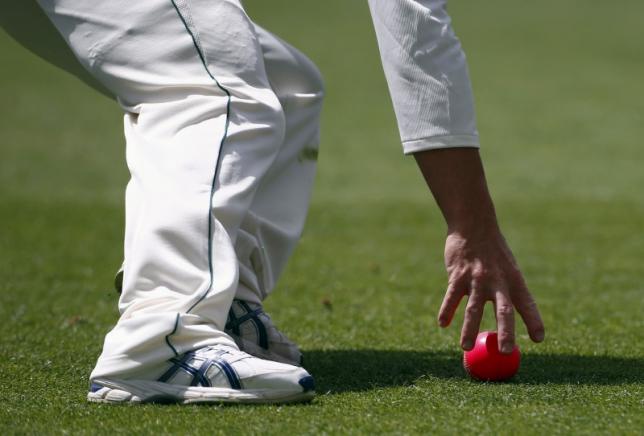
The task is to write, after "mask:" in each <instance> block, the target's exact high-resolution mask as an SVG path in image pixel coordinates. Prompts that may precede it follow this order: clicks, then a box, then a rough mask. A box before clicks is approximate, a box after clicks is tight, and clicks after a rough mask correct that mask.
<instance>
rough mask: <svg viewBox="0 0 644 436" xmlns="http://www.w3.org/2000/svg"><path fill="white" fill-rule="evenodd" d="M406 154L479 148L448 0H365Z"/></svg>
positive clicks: (468, 81) (466, 74) (464, 66)
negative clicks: (453, 148) (449, 148)
mask: <svg viewBox="0 0 644 436" xmlns="http://www.w3.org/2000/svg"><path fill="white" fill-rule="evenodd" d="M369 8H370V9H371V15H372V18H373V22H374V27H375V30H376V36H377V38H378V45H379V47H380V55H381V58H382V64H383V67H384V70H385V76H386V78H387V83H388V85H389V91H390V94H391V98H392V100H393V104H394V110H395V112H396V118H397V119H398V126H399V129H400V135H401V138H402V142H403V151H404V152H405V154H410V153H415V152H417V151H422V150H430V149H435V148H448V147H478V146H479V139H478V132H477V130H476V118H475V114H474V103H473V98H472V87H471V84H470V78H469V73H468V69H467V61H466V59H465V54H464V53H463V50H462V49H461V44H460V42H459V40H458V38H457V37H456V35H455V34H454V31H453V30H452V27H451V19H450V17H449V15H448V14H447V11H446V0H369Z"/></svg>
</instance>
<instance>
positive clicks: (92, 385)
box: [89, 382, 105, 392]
mask: <svg viewBox="0 0 644 436" xmlns="http://www.w3.org/2000/svg"><path fill="white" fill-rule="evenodd" d="M104 387H105V386H103V385H99V384H98V383H94V382H92V383H90V385H89V391H90V392H98V391H100V390H101V389H103V388H104Z"/></svg>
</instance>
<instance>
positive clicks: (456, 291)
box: [438, 280, 467, 327]
mask: <svg viewBox="0 0 644 436" xmlns="http://www.w3.org/2000/svg"><path fill="white" fill-rule="evenodd" d="M466 292H467V288H466V287H464V286H462V283H461V281H458V280H455V281H452V282H450V284H449V286H448V287H447V291H446V292H445V297H444V298H443V304H441V308H440V310H439V311H438V324H439V325H440V326H441V327H447V326H449V325H450V323H451V322H452V318H454V313H455V312H456V308H457V307H458V305H459V304H460V302H461V299H462V298H463V296H464V295H465V293H466Z"/></svg>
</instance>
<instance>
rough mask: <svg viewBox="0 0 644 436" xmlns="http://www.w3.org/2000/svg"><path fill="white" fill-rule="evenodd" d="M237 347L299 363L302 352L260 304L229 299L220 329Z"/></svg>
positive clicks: (265, 356)
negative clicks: (227, 309)
mask: <svg viewBox="0 0 644 436" xmlns="http://www.w3.org/2000/svg"><path fill="white" fill-rule="evenodd" d="M224 331H225V332H226V333H227V334H228V335H230V337H232V338H233V339H234V340H235V343H236V344H237V346H238V347H239V349H240V350H243V351H245V352H247V353H248V354H252V355H253V356H255V357H259V358H260V359H266V360H274V361H276V362H282V363H287V364H289V365H294V366H301V365H302V353H301V352H300V349H299V348H298V346H297V345H295V344H294V343H293V342H292V341H291V340H290V339H289V338H287V337H286V335H284V334H283V333H282V332H280V331H279V330H278V329H277V327H275V325H274V324H273V321H272V320H271V317H270V316H268V314H267V313H266V312H264V309H263V308H262V306H261V305H259V304H255V303H250V302H247V301H244V300H237V299H235V300H233V304H232V305H231V306H230V311H229V312H228V321H227V322H226V328H225V330H224Z"/></svg>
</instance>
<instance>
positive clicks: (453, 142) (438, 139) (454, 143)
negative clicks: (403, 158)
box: [403, 135, 480, 155]
mask: <svg viewBox="0 0 644 436" xmlns="http://www.w3.org/2000/svg"><path fill="white" fill-rule="evenodd" d="M459 147H473V148H480V144H479V137H478V136H476V135H446V136H432V137H429V138H422V139H415V140H413V141H404V142H403V153H405V154H406V155H409V154H413V153H417V152H419V151H425V150H436V149H440V148H459Z"/></svg>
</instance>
